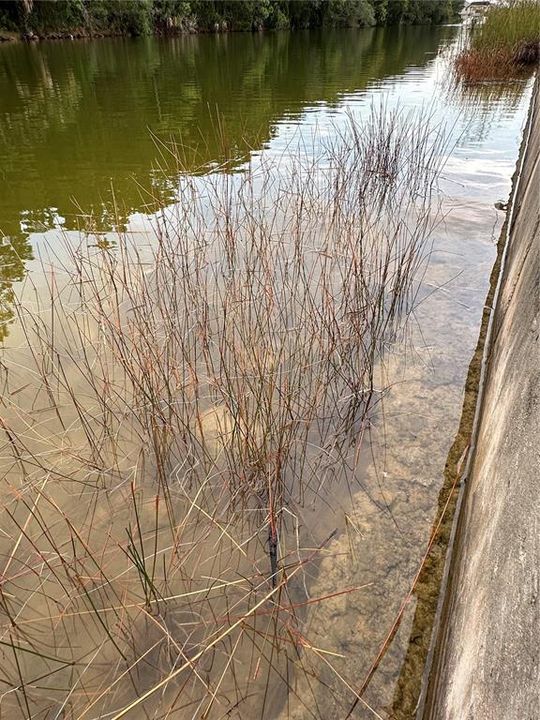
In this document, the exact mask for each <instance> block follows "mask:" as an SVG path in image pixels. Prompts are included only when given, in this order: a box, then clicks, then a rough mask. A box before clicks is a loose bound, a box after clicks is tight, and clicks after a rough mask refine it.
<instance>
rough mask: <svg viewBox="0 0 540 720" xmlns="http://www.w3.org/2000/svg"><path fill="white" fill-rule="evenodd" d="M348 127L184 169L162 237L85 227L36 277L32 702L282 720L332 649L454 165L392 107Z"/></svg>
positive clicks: (12, 447)
mask: <svg viewBox="0 0 540 720" xmlns="http://www.w3.org/2000/svg"><path fill="white" fill-rule="evenodd" d="M335 138H336V139H335V140H334V141H333V143H331V144H329V143H327V144H326V146H325V147H324V150H323V151H321V154H320V156H314V155H313V153H311V152H306V151H305V149H304V147H303V146H300V145H299V148H298V151H297V152H296V153H293V154H292V156H290V155H287V157H286V158H282V159H280V160H279V161H275V160H272V159H271V158H265V156H263V157H261V158H259V159H257V160H253V161H252V164H251V165H250V166H249V167H248V168H246V169H245V171H244V172H242V173H237V174H234V175H231V174H220V173H216V174H213V175H208V176H205V177H196V176H187V175H186V176H183V177H182V178H181V180H180V184H179V200H178V202H177V203H176V204H175V205H174V206H172V207H168V208H164V209H163V211H162V212H160V213H158V214H157V215H156V216H155V218H154V220H153V230H152V233H151V234H150V235H148V236H147V238H146V241H145V242H143V241H142V240H141V238H140V237H132V236H131V235H129V234H127V233H124V234H119V235H118V236H117V237H116V238H115V241H114V242H112V243H111V242H108V241H107V242H106V241H105V240H106V239H105V238H103V237H97V238H96V237H93V236H92V235H89V234H85V233H81V235H80V236H79V238H78V240H77V242H74V241H73V237H72V236H70V237H67V238H66V242H65V245H64V246H63V247H62V248H61V249H58V248H56V249H54V248H53V249H52V250H51V252H50V254H49V256H47V257H45V256H44V257H43V267H44V278H46V284H47V291H46V293H44V292H43V291H42V290H40V289H38V288H37V287H33V286H32V285H31V284H30V281H28V285H27V287H26V288H25V292H24V294H23V297H22V299H20V300H19V302H18V304H17V314H18V320H19V329H20V337H21V338H22V341H21V345H20V347H19V348H14V349H13V350H12V351H10V352H8V353H6V355H5V358H4V364H3V391H2V396H1V398H2V399H1V404H2V430H3V435H4V443H3V446H2V449H1V457H2V467H3V474H2V485H1V490H0V492H1V523H0V527H1V531H0V562H1V566H0V570H1V575H0V577H1V581H0V623H1V624H0V653H1V655H2V662H1V663H0V708H1V710H2V711H3V712H4V713H5V715H6V717H9V718H19V717H21V718H22V717H24V718H30V717H40V718H45V717H49V718H65V719H67V718H70V719H71V718H77V719H78V720H82V718H88V719H89V718H98V717H99V718H121V717H129V718H139V717H141V718H166V717H167V718H168V717H178V718H184V717H185V718H191V717H201V718H211V717H212V718H214V717H215V718H218V717H219V718H221V717H238V718H240V717H241V718H246V717H261V718H263V717H275V716H276V714H277V713H278V712H279V710H280V707H281V706H282V705H283V703H284V702H285V698H286V695H287V693H293V694H294V693H295V682H294V677H295V675H297V674H298V673H302V672H304V665H303V658H304V656H305V654H306V653H313V652H319V650H318V649H316V648H312V647H311V646H310V643H309V637H307V636H306V632H307V630H306V626H305V625H304V623H303V619H304V617H305V612H306V608H307V607H308V606H309V605H310V604H313V603H316V602H324V598H314V597H311V596H310V591H309V579H310V576H311V575H312V574H313V573H315V572H316V571H317V558H318V556H319V554H320V552H321V551H322V550H323V549H324V548H325V547H327V546H328V543H329V542H330V540H331V537H332V536H333V534H334V533H335V529H334V528H333V527H331V524H332V523H333V522H334V520H331V521H330V526H329V525H328V521H327V522H326V523H325V522H323V514H322V511H321V509H323V508H324V507H326V506H329V507H331V505H332V499H333V497H334V496H336V495H338V494H339V493H343V492H348V491H349V490H348V489H347V488H348V487H350V488H351V491H354V489H355V487H359V485H358V483H359V482H360V480H361V474H360V467H361V460H360V458H361V452H362V441H363V438H364V435H365V433H366V432H367V431H368V429H369V424H370V422H372V421H373V418H374V417H375V415H376V413H377V409H378V405H379V403H380V400H381V397H382V396H383V394H384V391H385V389H386V387H385V384H384V380H383V374H382V373H381V372H380V368H381V362H382V360H383V358H384V353H385V352H386V350H387V348H388V347H389V346H390V345H391V344H392V342H393V339H394V337H395V333H396V332H397V331H398V330H399V328H400V327H402V326H403V324H404V323H405V322H406V318H407V317H408V316H409V314H410V313H411V312H412V311H413V308H414V305H415V299H416V294H417V291H418V287H419V284H420V282H421V279H422V275H423V272H424V271H425V268H426V263H427V262H428V260H429V254H430V237H431V233H432V231H433V228H434V226H435V224H436V223H437V222H438V220H439V215H438V212H437V195H436V192H435V191H436V183H437V177H438V174H439V172H440V169H441V163H442V158H443V157H444V156H445V154H446V148H445V146H444V143H445V140H444V136H443V134H442V132H441V131H440V130H437V129H433V127H432V125H431V123H430V119H429V117H427V116H426V115H422V116H417V117H413V116H411V115H407V114H405V113H403V112H398V111H394V112H391V111H388V110H386V109H384V108H383V109H381V111H374V112H373V114H372V117H371V118H370V119H369V120H368V121H367V122H366V123H365V124H364V125H360V124H358V122H356V121H355V120H354V119H352V118H351V119H350V121H349V123H348V126H347V127H346V128H345V129H342V130H341V131H339V132H338V133H337V135H336V136H335ZM108 240H110V238H109V239H108ZM308 506H311V507H317V508H319V510H318V517H320V520H319V522H318V523H317V524H316V525H315V526H314V525H313V524H309V522H308V521H307V520H306V518H305V510H306V508H307V507H308ZM354 591H355V589H354V588H341V587H337V588H336V589H335V592H336V593H340V592H354ZM328 657H329V661H331V654H330V655H329V656H328ZM310 682H311V683H316V682H317V678H316V677H311V678H310ZM302 702H304V703H305V705H306V707H308V706H309V704H310V698H302ZM309 712H310V713H311V712H312V711H311V710H310V711H309Z"/></svg>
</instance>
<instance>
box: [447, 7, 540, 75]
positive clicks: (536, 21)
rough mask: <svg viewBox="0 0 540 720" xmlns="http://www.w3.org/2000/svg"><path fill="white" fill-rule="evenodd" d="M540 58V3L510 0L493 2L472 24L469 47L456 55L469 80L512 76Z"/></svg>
mask: <svg viewBox="0 0 540 720" xmlns="http://www.w3.org/2000/svg"><path fill="white" fill-rule="evenodd" d="M539 60H540V3H539V2H538V0H509V1H508V2H505V3H503V4H501V5H493V6H492V7H490V8H489V10H488V11H487V13H486V16H485V19H484V21H483V22H482V23H481V24H479V25H477V26H474V27H473V28H472V31H471V34H470V37H469V42H468V45H467V47H466V48H465V49H464V50H463V51H462V52H461V53H460V54H459V55H458V57H457V59H456V70H457V72H458V75H459V77H461V78H463V79H465V80H467V81H476V80H478V81H483V80H496V79H501V78H506V77H512V76H514V75H516V73H519V72H520V71H525V70H526V68H527V67H531V66H532V67H534V65H537V64H538V62H539Z"/></svg>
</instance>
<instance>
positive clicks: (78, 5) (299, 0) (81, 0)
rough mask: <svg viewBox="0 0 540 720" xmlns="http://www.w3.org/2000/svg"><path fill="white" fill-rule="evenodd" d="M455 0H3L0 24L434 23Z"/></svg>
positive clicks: (80, 27) (69, 27) (103, 27)
mask: <svg viewBox="0 0 540 720" xmlns="http://www.w3.org/2000/svg"><path fill="white" fill-rule="evenodd" d="M462 5H463V0H52V1H51V0H6V1H4V2H1V3H0V28H3V29H4V30H7V31H12V32H18V33H21V34H22V35H23V36H26V37H31V36H33V35H36V36H46V35H50V34H51V33H65V32H68V33H73V34H76V35H83V36H86V35H101V34H125V35H147V34H151V33H156V34H173V33H181V32H225V31H229V30H230V31H242V30H244V31H246V30H247V31H254V30H264V29H266V30H282V29H299V28H312V27H364V26H372V25H393V24H400V23H403V24H411V25H412V24H428V23H432V24H439V23H443V22H448V21H453V20H456V19H458V17H459V10H460V9H461V7H462Z"/></svg>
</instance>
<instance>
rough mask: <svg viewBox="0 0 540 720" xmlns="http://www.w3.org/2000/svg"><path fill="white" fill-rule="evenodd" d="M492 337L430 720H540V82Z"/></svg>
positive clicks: (433, 676)
mask: <svg viewBox="0 0 540 720" xmlns="http://www.w3.org/2000/svg"><path fill="white" fill-rule="evenodd" d="M519 162H520V166H519V171H518V176H517V179H516V182H515V188H514V196H513V200H512V207H511V210H510V213H511V214H510V215H509V223H508V232H509V235H508V238H509V239H508V245H507V250H506V258H505V261H504V268H503V274H502V277H501V280H500V286H499V290H498V294H497V300H496V307H495V311H494V315H493V319H492V324H491V328H490V337H489V338H488V343H489V344H488V348H489V357H488V361H487V367H486V372H485V376H484V383H485V384H484V392H483V396H482V404H481V406H480V409H479V415H478V421H479V424H478V436H477V443H476V447H475V449H474V453H473V455H472V462H471V464H470V470H469V473H468V476H467V480H466V484H465V489H464V492H463V496H462V502H461V507H460V511H459V516H458V520H457V525H456V529H455V542H454V547H453V551H452V556H451V561H450V566H449V568H448V577H447V585H446V589H445V597H444V601H443V604H442V606H441V610H440V619H439V626H438V628H436V631H435V632H436V635H435V636H434V651H433V662H432V666H431V673H430V677H429V682H428V683H427V693H426V695H425V698H424V702H423V703H422V706H421V708H420V711H419V712H420V716H421V717H422V718H424V720H428V719H429V720H539V719H540V82H539V79H538V78H537V82H536V85H535V90H534V93H533V101H532V105H531V113H530V116H529V122H528V126H527V128H526V130H525V136H524V142H523V145H522V151H521V157H520V161H519Z"/></svg>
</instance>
